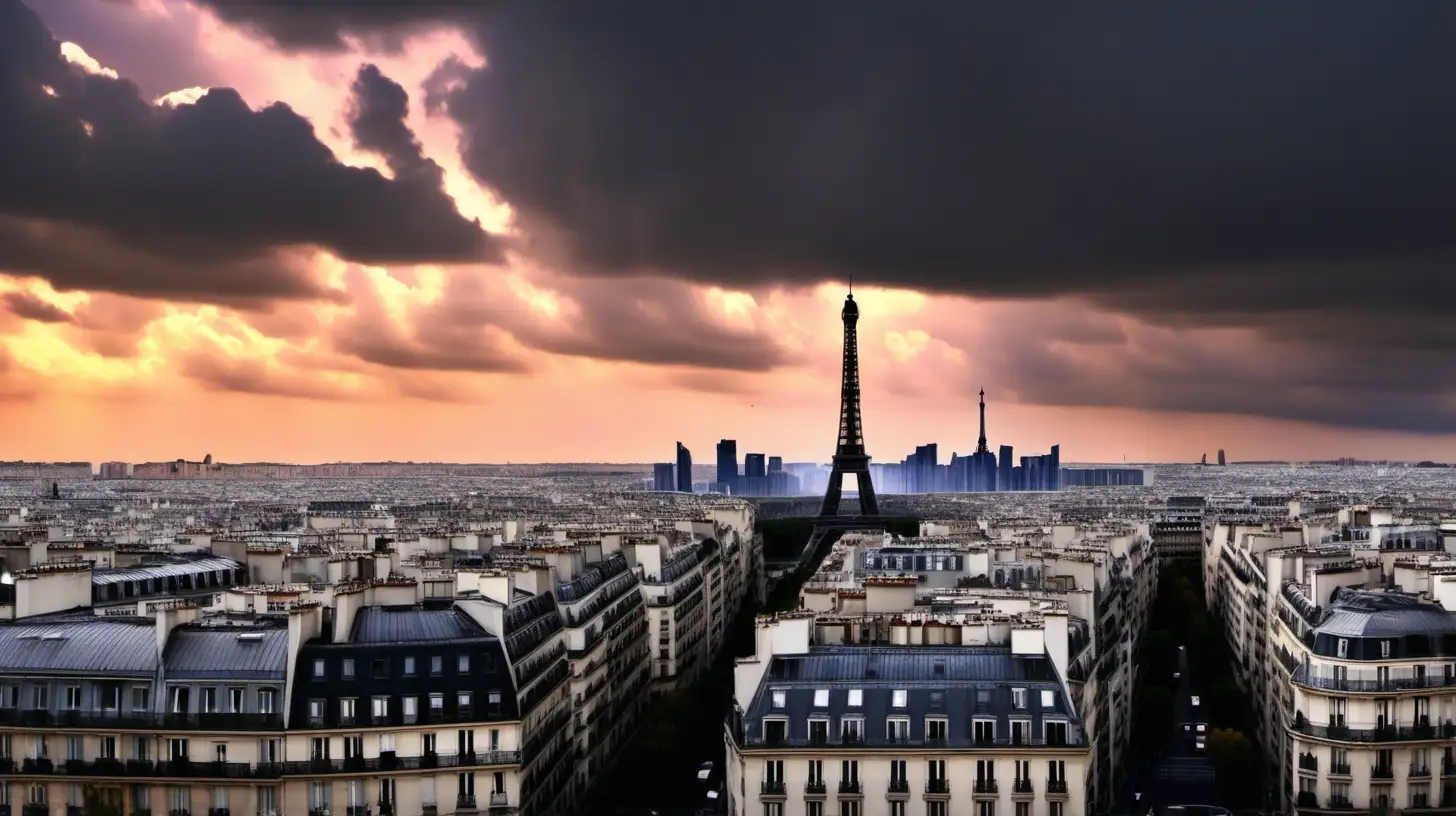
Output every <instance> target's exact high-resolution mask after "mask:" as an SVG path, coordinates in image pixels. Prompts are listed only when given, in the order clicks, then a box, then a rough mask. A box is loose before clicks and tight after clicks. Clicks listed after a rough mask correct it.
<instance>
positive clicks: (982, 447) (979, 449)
mask: <svg viewBox="0 0 1456 816" xmlns="http://www.w3.org/2000/svg"><path fill="white" fill-rule="evenodd" d="M976 453H990V451H989V450H987V449H986V389H984V388H982V389H981V438H980V439H978V440H976Z"/></svg>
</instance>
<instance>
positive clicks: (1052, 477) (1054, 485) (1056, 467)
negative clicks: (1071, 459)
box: [1046, 445, 1062, 490]
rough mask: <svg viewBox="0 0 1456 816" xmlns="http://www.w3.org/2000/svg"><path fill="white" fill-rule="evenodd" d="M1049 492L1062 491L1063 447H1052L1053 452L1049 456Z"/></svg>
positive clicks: (1047, 487)
mask: <svg viewBox="0 0 1456 816" xmlns="http://www.w3.org/2000/svg"><path fill="white" fill-rule="evenodd" d="M1046 479H1047V486H1046V489H1047V490H1061V489H1062V484H1061V482H1062V446H1061V445H1052V452H1051V453H1050V454H1048V455H1047V470H1046Z"/></svg>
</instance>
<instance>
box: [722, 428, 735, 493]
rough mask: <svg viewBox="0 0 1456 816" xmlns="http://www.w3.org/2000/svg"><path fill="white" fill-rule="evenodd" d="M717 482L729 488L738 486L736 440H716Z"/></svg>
mask: <svg viewBox="0 0 1456 816" xmlns="http://www.w3.org/2000/svg"><path fill="white" fill-rule="evenodd" d="M718 483H719V484H723V485H727V486H728V487H729V488H736V487H737V486H738V440H736V439H720V440H718Z"/></svg>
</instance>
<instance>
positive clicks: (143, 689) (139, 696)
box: [131, 686, 152, 711]
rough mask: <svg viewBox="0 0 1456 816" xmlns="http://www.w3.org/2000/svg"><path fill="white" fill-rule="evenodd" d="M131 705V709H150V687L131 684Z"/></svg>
mask: <svg viewBox="0 0 1456 816" xmlns="http://www.w3.org/2000/svg"><path fill="white" fill-rule="evenodd" d="M131 707H132V710H133V711H150V710H151V709H152V687H151V686H132V687H131Z"/></svg>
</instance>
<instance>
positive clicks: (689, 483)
mask: <svg viewBox="0 0 1456 816" xmlns="http://www.w3.org/2000/svg"><path fill="white" fill-rule="evenodd" d="M677 492H679V493H691V492H693V452H692V451H690V450H688V449H687V447H686V446H685V445H683V443H681V442H679V443H677Z"/></svg>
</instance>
